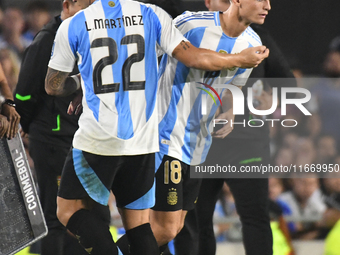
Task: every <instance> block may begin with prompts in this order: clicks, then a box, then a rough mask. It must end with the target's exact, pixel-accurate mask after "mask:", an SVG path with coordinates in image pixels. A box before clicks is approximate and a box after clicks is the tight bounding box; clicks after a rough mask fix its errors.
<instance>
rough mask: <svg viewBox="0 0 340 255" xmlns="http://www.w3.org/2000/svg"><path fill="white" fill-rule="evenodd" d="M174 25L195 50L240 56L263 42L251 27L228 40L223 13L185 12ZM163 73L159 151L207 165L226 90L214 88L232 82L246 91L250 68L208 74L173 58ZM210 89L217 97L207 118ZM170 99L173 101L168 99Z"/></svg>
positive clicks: (167, 60) (211, 100)
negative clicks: (214, 128) (206, 161)
mask: <svg viewBox="0 0 340 255" xmlns="http://www.w3.org/2000/svg"><path fill="white" fill-rule="evenodd" d="M174 21H175V24H176V26H177V28H178V29H179V30H180V31H181V32H182V33H183V34H184V36H185V37H186V38H187V39H188V40H189V41H190V42H191V43H192V44H193V45H194V46H196V47H200V48H207V49H210V50H213V51H216V52H222V53H229V54H235V53H239V52H241V51H242V50H244V49H246V48H248V47H252V46H258V45H261V40H260V38H259V37H258V35H257V34H256V33H255V32H254V31H253V30H252V29H251V28H247V29H246V30H245V31H244V32H243V33H242V34H241V35H240V36H239V37H236V38H233V37H229V36H227V35H226V34H225V33H224V32H223V30H222V27H221V23H220V14H219V12H197V13H195V12H186V13H184V14H183V15H180V16H178V17H177V18H176V19H175V20H174ZM164 66H166V69H165V68H164ZM160 68H161V70H162V74H161V76H160V80H159V84H160V93H159V94H160V96H161V100H160V102H159V110H160V113H159V114H160V119H161V121H160V137H161V145H160V149H161V151H162V152H163V153H165V154H168V155H170V156H172V157H175V158H179V159H180V160H182V161H184V162H185V163H187V164H199V163H202V162H204V160H205V157H206V154H207V152H208V150H209V147H210V145H211V141H212V137H211V135H210V133H211V131H212V119H213V117H214V115H215V112H216V110H217V108H218V106H219V105H220V103H219V100H218V97H217V95H216V94H214V90H215V91H216V92H217V94H218V95H219V97H220V98H221V97H222V91H223V89H221V88H214V85H216V84H229V83H231V84H233V85H238V86H243V85H244V84H245V82H246V79H247V78H248V76H249V74H250V73H251V69H242V68H232V69H230V70H222V71H220V72H206V71H202V70H198V69H193V68H188V67H186V66H184V65H182V64H181V63H180V62H178V61H177V60H176V59H174V58H171V57H169V56H166V57H164V58H163V59H162V63H161V67H160ZM168 83H171V84H173V87H172V89H171V90H169V88H168V86H166V85H167V84H168ZM205 90H208V92H210V94H211V95H212V97H211V96H207V97H206V109H205V110H206V114H202V100H201V99H202V95H208V93H207V92H205ZM168 94H171V95H172V96H171V98H170V99H168V100H166V98H167V95H168ZM215 102H216V103H215Z"/></svg>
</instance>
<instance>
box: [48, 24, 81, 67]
mask: <svg viewBox="0 0 340 255" xmlns="http://www.w3.org/2000/svg"><path fill="white" fill-rule="evenodd" d="M71 20H72V19H66V20H65V21H64V22H63V23H61V25H60V27H59V29H58V31H57V34H56V37H55V39H54V43H53V47H52V52H51V59H50V62H49V64H48V67H50V68H53V69H55V70H58V71H62V72H72V70H73V68H74V63H75V61H76V57H75V56H76V52H73V51H72V48H73V49H74V48H75V47H72V48H71V45H70V44H71V42H72V40H71V41H70V36H71V37H72V36H73V37H75V36H76V35H69V26H70V22H71ZM73 41H74V40H73Z"/></svg>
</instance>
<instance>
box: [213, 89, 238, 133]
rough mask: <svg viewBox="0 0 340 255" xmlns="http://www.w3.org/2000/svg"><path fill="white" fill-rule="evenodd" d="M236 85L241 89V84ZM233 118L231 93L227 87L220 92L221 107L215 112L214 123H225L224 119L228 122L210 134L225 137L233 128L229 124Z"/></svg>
mask: <svg viewBox="0 0 340 255" xmlns="http://www.w3.org/2000/svg"><path fill="white" fill-rule="evenodd" d="M237 87H238V88H239V89H241V90H242V87H241V86H237ZM234 119H235V115H234V112H233V94H232V93H231V91H230V90H229V89H226V90H224V91H223V94H222V107H220V111H218V112H216V117H215V123H218V122H222V123H225V121H228V122H227V123H226V124H225V125H224V126H223V127H222V128H220V129H219V130H217V131H216V132H212V133H211V135H212V136H213V137H214V138H220V139H223V138H225V137H226V136H227V135H229V134H230V133H231V131H233V129H234V127H233V125H232V124H231V123H232V122H234ZM218 120H220V121H218Z"/></svg>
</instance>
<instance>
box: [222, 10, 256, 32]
mask: <svg viewBox="0 0 340 255" xmlns="http://www.w3.org/2000/svg"><path fill="white" fill-rule="evenodd" d="M220 22H221V27H222V30H223V32H224V33H225V34H226V35H227V36H229V37H238V36H240V35H241V34H242V33H243V31H244V30H246V29H247V27H248V26H249V25H250V23H249V24H248V23H246V22H245V21H244V20H242V18H240V17H239V15H238V13H237V12H235V11H233V10H231V8H229V9H228V10H227V11H225V12H223V13H220Z"/></svg>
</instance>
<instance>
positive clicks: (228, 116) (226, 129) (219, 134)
mask: <svg viewBox="0 0 340 255" xmlns="http://www.w3.org/2000/svg"><path fill="white" fill-rule="evenodd" d="M234 118H235V115H233V114H232V110H231V111H227V112H222V113H220V114H219V115H217V117H216V118H215V119H221V121H222V120H227V121H228V123H227V124H225V125H224V126H223V127H222V128H221V129H219V130H217V131H216V132H212V133H211V136H212V137H214V138H219V139H223V138H225V137H226V136H227V135H229V134H230V133H231V131H233V129H234V127H233V126H232V125H231V121H234ZM215 123H218V122H217V121H216V122H215Z"/></svg>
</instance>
